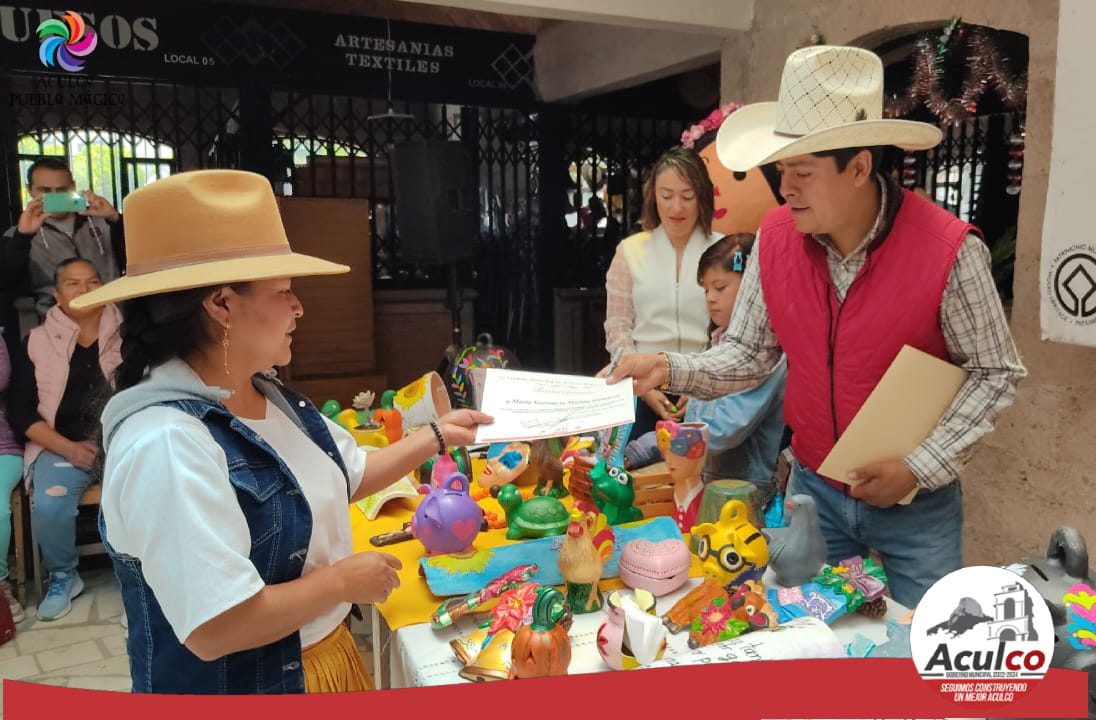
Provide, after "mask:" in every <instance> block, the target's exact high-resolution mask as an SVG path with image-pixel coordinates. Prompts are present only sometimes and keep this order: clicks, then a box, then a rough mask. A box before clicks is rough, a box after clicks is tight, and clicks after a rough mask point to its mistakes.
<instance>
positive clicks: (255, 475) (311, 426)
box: [99, 377, 349, 695]
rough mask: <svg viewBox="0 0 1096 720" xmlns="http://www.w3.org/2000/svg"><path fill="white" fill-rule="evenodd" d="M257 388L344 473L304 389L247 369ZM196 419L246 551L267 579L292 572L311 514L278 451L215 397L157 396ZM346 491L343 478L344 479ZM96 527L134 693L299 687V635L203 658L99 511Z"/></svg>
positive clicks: (301, 557) (299, 562)
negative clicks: (213, 451)
mask: <svg viewBox="0 0 1096 720" xmlns="http://www.w3.org/2000/svg"><path fill="white" fill-rule="evenodd" d="M256 387H258V388H259V390H261V391H262V392H263V394H264V395H266V396H267V397H268V398H269V399H270V401H271V402H273V403H274V404H275V405H278V406H279V407H280V408H281V409H282V411H284V412H285V413H286V415H287V416H288V417H289V418H290V419H291V420H293V421H294V422H295V423H296V424H297V425H298V426H300V427H301V429H302V431H303V432H304V433H306V434H307V435H308V437H310V438H311V439H312V441H313V442H315V443H316V444H317V445H318V446H319V447H320V449H321V450H323V451H324V452H326V453H327V455H328V456H329V457H331V458H332V459H333V460H334V461H335V463H336V464H337V465H338V466H339V469H340V470H341V471H342V473H343V475H344V476H347V471H346V467H345V465H344V464H343V461H342V456H341V455H340V453H339V451H338V448H337V447H336V445H335V441H334V439H333V438H332V437H331V433H330V432H329V431H328V429H327V427H326V425H325V424H324V420H323V416H322V415H320V413H319V412H318V411H317V410H316V408H315V406H314V405H313V404H312V403H311V402H310V401H309V400H307V399H306V398H305V397H303V396H301V395H298V394H296V393H294V392H292V391H291V390H289V389H287V388H285V387H283V386H281V384H280V383H278V384H275V382H272V381H269V380H266V379H264V378H261V377H256ZM162 405H164V406H167V407H174V408H177V409H179V410H182V411H183V412H185V413H186V414H188V415H190V416H192V417H195V418H197V419H199V420H201V421H202V422H203V423H204V424H205V426H206V427H207V428H209V432H210V433H211V434H212V435H213V439H214V440H215V441H216V443H217V444H218V445H220V447H221V449H223V450H224V453H225V457H226V458H227V460H228V477H229V482H231V483H232V486H233V488H235V490H236V498H237V500H238V501H239V503H240V509H241V510H242V511H243V514H244V518H245V519H246V520H247V525H248V529H249V530H250V534H251V539H252V540H251V553H250V555H249V558H250V560H251V562H252V563H253V564H254V565H255V568H256V569H257V570H258V571H259V576H260V577H261V578H262V580H263V582H264V583H266V584H267V585H273V584H277V583H284V582H289V581H290V580H295V579H297V578H299V577H300V576H301V569H302V568H303V567H304V562H305V557H306V556H307V554H308V543H309V540H310V539H311V537H312V512H311V510H310V509H309V506H308V503H307V501H306V500H305V497H304V494H303V493H302V492H301V488H300V485H299V484H298V483H297V480H296V478H294V477H293V474H292V473H291V472H290V471H289V468H288V467H286V465H285V462H284V461H283V460H282V459H281V458H280V457H279V456H278V454H277V453H276V452H275V451H274V450H273V449H272V448H271V447H270V446H269V445H267V444H266V442H265V441H263V440H262V439H260V438H259V437H258V436H257V435H256V434H255V433H254V432H253V431H252V430H251V428H249V427H247V425H245V424H244V423H242V422H241V421H240V420H239V419H238V418H236V417H235V416H234V415H232V414H231V413H229V412H228V411H227V410H225V408H224V407H223V406H221V405H219V404H214V403H212V402H210V401H208V400H204V399H198V398H195V399H193V400H178V401H172V402H166V403H162ZM347 490H348V492H349V477H347ZM99 532H100V533H101V534H102V537H103V544H104V545H105V546H106V549H107V552H108V553H109V554H110V557H111V560H112V561H113V563H114V572H115V574H117V576H118V581H119V583H120V584H121V586H122V603H123V605H124V606H125V610H126V615H127V616H128V618H129V640H128V642H127V644H126V647H127V650H128V652H129V666H130V674H131V675H132V678H133V692H151V693H171V694H203V695H224V694H229V695H251V694H268V693H303V692H304V691H305V687H304V672H303V670H302V669H301V639H300V633H298V632H294V633H291V634H290V635H288V636H286V637H284V638H282V639H281V640H278V641H276V642H273V643H271V644H269V645H265V646H263V647H261V648H257V649H254V650H244V651H241V652H236V653H232V654H230V655H226V656H224V657H222V658H219V659H217V660H213V661H211V662H205V661H203V660H201V659H199V658H198V656H196V655H194V654H193V653H192V652H190V650H188V649H187V648H186V647H185V646H184V645H183V644H182V643H181V642H179V639H178V638H177V637H176V635H175V631H174V630H172V628H171V626H170V625H169V624H168V622H167V619H166V618H165V617H164V614H163V611H162V610H161V609H160V603H159V602H157V600H156V596H155V595H154V594H153V592H152V590H151V588H150V587H149V586H148V583H147V582H146V581H145V577H144V573H143V572H142V571H141V561H140V560H138V559H137V558H135V557H131V556H129V555H124V554H121V553H118V552H117V551H115V550H114V548H112V547H111V546H110V543H109V542H108V541H107V528H106V525H105V523H104V522H103V516H102V513H100V515H99Z"/></svg>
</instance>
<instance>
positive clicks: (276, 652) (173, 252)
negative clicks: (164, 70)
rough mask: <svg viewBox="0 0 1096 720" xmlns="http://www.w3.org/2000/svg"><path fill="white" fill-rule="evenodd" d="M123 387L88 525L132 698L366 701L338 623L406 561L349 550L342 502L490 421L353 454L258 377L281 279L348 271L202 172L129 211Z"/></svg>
mask: <svg viewBox="0 0 1096 720" xmlns="http://www.w3.org/2000/svg"><path fill="white" fill-rule="evenodd" d="M125 223H126V230H127V234H126V240H127V243H128V267H127V270H128V273H127V275H126V276H125V277H122V278H120V279H118V280H116V281H114V282H112V283H109V284H107V285H105V286H103V287H102V288H100V289H98V290H95V291H93V292H90V293H88V294H86V295H83V296H82V297H81V298H79V305H80V306H82V307H88V306H94V305H98V304H101V303H107V302H118V301H126V302H124V303H123V304H122V305H121V307H122V312H123V317H124V323H123V326H122V365H121V366H120V367H119V369H118V372H117V376H116V385H117V388H118V390H119V392H118V393H117V394H116V395H115V396H114V397H113V398H112V399H111V400H110V402H109V403H108V405H107V407H106V409H105V410H104V412H103V440H104V446H105V448H106V460H105V470H104V478H103V498H102V506H101V507H102V513H101V526H100V530H101V532H102V536H103V541H104V544H105V545H106V546H107V550H108V552H109V553H110V555H111V558H112V560H113V562H114V568H115V572H116V573H117V575H118V579H119V581H120V583H121V586H122V601H123V604H124V606H125V610H126V613H127V615H128V618H129V640H128V650H129V658H130V669H131V674H132V678H133V690H134V691H135V692H160V693H208V694H214V693H233V694H251V693H295V692H305V691H308V692H322V691H346V690H363V689H368V687H369V681H368V676H367V674H366V672H365V669H364V667H363V665H362V661H361V656H360V655H359V654H358V652H357V649H356V648H355V646H354V642H353V640H352V639H351V637H350V634H349V632H348V631H347V629H346V626H345V624H344V622H343V621H344V619H345V618H346V616H347V613H348V612H349V610H350V608H351V603H367V602H379V601H383V600H384V599H385V598H386V597H387V596H388V594H389V593H390V592H391V591H392V589H393V588H394V587H395V586H396V585H397V584H398V580H397V577H396V570H397V569H399V566H400V563H399V561H398V560H397V559H396V558H394V557H392V556H390V555H387V554H384V553H376V552H366V553H354V552H353V549H352V546H351V540H350V526H349V518H348V515H347V503H348V501H352V500H356V499H358V498H361V497H365V496H367V495H369V494H371V493H373V492H376V491H377V490H379V489H381V488H383V487H385V486H386V485H388V484H390V483H392V482H393V481H395V480H397V479H398V478H400V477H401V476H403V475H404V474H405V473H406V472H408V471H409V470H411V469H412V468H413V467H415V466H417V465H419V464H421V463H422V462H423V461H425V460H426V459H427V458H429V457H430V456H432V455H434V454H435V453H437V452H439V450H444V448H445V446H446V445H448V444H454V445H461V444H466V443H468V442H471V440H472V437H473V433H474V430H475V426H476V424H477V423H479V422H486V421H489V418H487V417H486V416H484V415H482V414H481V413H477V412H474V411H470V410H461V411H457V412H455V413H451V414H449V415H446V416H445V417H443V418H441V419H440V420H439V421H438V422H437V423H434V424H433V427H432V431H431V430H424V431H422V432H418V433H414V434H412V435H411V436H409V437H407V438H406V439H404V440H401V441H400V442H398V443H395V444H394V445H392V446H390V447H388V448H385V449H383V450H379V451H377V452H376V453H373V454H372V455H371V456H370V458H369V463H368V467H367V465H366V460H365V455H364V454H363V452H362V451H361V450H360V449H359V448H358V447H357V445H356V444H355V442H354V441H353V439H352V438H351V437H350V435H349V434H348V433H346V432H345V431H344V430H342V429H340V428H338V427H337V426H335V425H334V424H333V423H331V422H330V421H328V420H327V419H326V418H324V417H323V416H322V415H321V414H320V413H319V412H318V411H317V410H316V408H315V407H314V406H313V405H312V403H310V402H309V401H308V400H307V399H305V398H304V397H302V396H300V395H298V394H296V393H294V392H292V391H290V390H289V389H287V388H285V387H283V386H282V385H281V384H280V383H279V382H278V381H277V380H276V379H275V378H274V377H273V375H272V373H269V372H267V371H269V370H270V369H271V368H272V367H274V366H277V365H285V364H287V363H288V362H289V360H290V356H291V349H290V348H291V343H292V333H293V330H294V328H295V326H296V321H297V318H299V317H300V316H301V315H302V313H303V310H302V308H301V304H300V302H299V301H298V300H297V298H296V296H295V295H294V294H293V290H292V287H291V281H290V278H292V277H299V276H305V275H325V274H336V273H344V272H347V271H348V270H349V268H348V267H346V266H344V265H337V264H335V263H331V262H327V261H325V260H320V259H318V258H314V257H309V256H306V255H298V254H296V253H293V252H291V250H290V248H289V243H288V242H287V240H286V237H285V231H284V230H283V228H282V224H281V220H280V218H279V215H278V208H277V205H276V204H275V200H274V195H273V193H272V192H271V189H270V183H269V182H268V181H267V180H266V179H265V178H263V177H261V176H259V175H254V174H251V173H244V172H236V171H229V170H210V171H199V172H191V173H183V174H180V175H175V176H172V177H170V178H167V179H165V180H161V181H158V182H156V183H153V184H151V185H149V186H147V187H144V188H141V189H139V190H137V191H135V192H134V193H133V194H131V195H130V196H129V197H128V198H127V199H126V215H125Z"/></svg>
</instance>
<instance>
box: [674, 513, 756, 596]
mask: <svg viewBox="0 0 1096 720" xmlns="http://www.w3.org/2000/svg"><path fill="white" fill-rule="evenodd" d="M691 533H692V535H693V537H694V538H696V540H697V549H696V554H697V556H698V557H699V558H700V560H701V563H702V566H703V568H704V577H707V578H711V579H712V580H715V581H716V582H718V583H719V584H720V585H727V584H730V583H734V584H735V585H740V584H741V583H743V582H745V581H746V580H758V581H760V580H761V575H762V574H763V573H764V572H765V566H766V565H768V564H769V546H768V545H767V544H766V543H765V538H764V537H763V536H762V535H761V533H760V532H759V531H758V529H757V528H756V527H754V526H753V525H752V524H751V523H750V521H749V513H748V512H747V510H746V504H745V503H743V502H742V501H741V500H729V501H727V503H726V504H724V505H723V508H722V509H721V510H720V511H719V522H714V523H702V524H700V525H696V526H694V527H693V529H692V531H691Z"/></svg>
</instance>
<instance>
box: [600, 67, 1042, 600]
mask: <svg viewBox="0 0 1096 720" xmlns="http://www.w3.org/2000/svg"><path fill="white" fill-rule="evenodd" d="M882 106H883V65H882V62H881V61H880V60H879V58H878V57H877V56H876V55H875V54H873V53H871V52H868V51H867V50H862V49H859V48H851V47H824V46H819V47H811V48H805V49H802V50H797V51H796V52H794V53H792V55H791V56H790V57H789V58H788V60H787V63H786V65H785V67H784V74H783V77H782V78H781V83H780V95H779V99H778V101H777V102H775V103H774V102H768V103H758V104H755V105H749V106H747V107H744V108H742V109H740V110H739V111H737V112H736V113H734V114H733V115H732V116H731V117H730V118H728V119H727V121H726V122H724V123H723V125H722V126H721V127H720V130H719V136H718V139H717V144H718V146H717V151H718V154H719V159H720V161H721V162H722V163H723V164H725V165H727V166H728V167H729V168H731V169H732V170H735V171H744V170H748V169H750V168H753V167H756V166H758V165H763V164H767V163H775V164H776V167H777V169H778V170H779V171H780V173H781V187H780V192H781V194H782V195H783V196H784V199H785V200H786V201H787V204H786V205H784V206H782V207H780V208H777V209H775V210H773V211H771V212H770V213H769V214H767V215H766V216H765V218H764V220H763V221H762V223H761V228H760V230H759V234H758V242H757V245H755V252H754V253H753V254H752V255H751V258H750V261H749V264H748V266H747V268H746V272H745V274H744V276H743V279H742V287H741V290H740V293H739V297H740V298H742V300H741V301H740V302H739V303H738V304H736V305H735V309H734V315H733V317H732V318H731V323H730V327H729V329H728V332H727V335H726V338H725V339H724V341H723V343H722V344H720V345H718V346H717V347H715V348H712V349H711V350H709V351H707V352H705V353H703V354H700V355H680V354H674V353H661V354H658V355H632V356H630V357H625V358H624V359H622V360H621V362H620V363H619V365H618V367H617V370H616V371H615V372H614V373H613V374H612V378H611V380H612V381H614V382H615V381H617V380H619V379H621V378H624V377H628V376H631V377H633V378H635V380H636V386H637V388H636V391H637V392H645V391H646V390H647V389H649V388H651V387H660V386H661V387H665V388H667V389H669V390H670V391H673V392H681V393H688V394H689V395H693V396H697V397H701V398H709V397H714V396H719V395H722V394H725V393H728V392H733V391H737V390H742V389H743V388H745V387H749V386H751V385H754V384H756V383H757V382H758V379H759V378H763V377H765V376H766V374H767V373H768V372H769V370H770V369H771V367H772V366H773V364H774V363H775V362H777V360H778V359H779V358H780V355H781V352H783V353H785V354H786V355H787V357H788V384H787V389H786V395H785V417H786V421H787V423H788V424H789V426H791V428H792V430H793V433H794V435H793V440H792V449H793V451H794V453H795V456H796V461H797V462H796V463H795V467H794V469H793V472H792V477H791V479H790V481H789V488H788V492H789V494H790V493H793V492H802V493H807V494H809V495H811V496H812V497H814V499H815V502H816V504H817V505H818V510H819V517H820V520H821V523H822V529H823V533H824V535H825V537H826V542H827V547H828V560H829V561H830V562H831V563H835V562H838V561H840V560H842V559H844V558H847V557H850V556H852V555H864V554H867V553H868V552H869V551H870V550H875V551H877V552H878V553H879V555H880V557H881V558H882V560H883V564H884V567H885V570H886V572H887V575H888V578H889V580H890V587H891V591H892V594H893V596H894V598H895V599H896V600H897V601H899V602H901V603H903V604H905V605H907V606H912V605H914V604H916V603H917V602H918V601H919V600H920V598H921V596H922V595H923V594H924V592H925V590H926V589H928V587H929V586H930V585H932V583H933V582H935V581H936V580H937V579H939V578H940V577H942V576H944V575H945V574H947V573H948V572H950V571H952V570H954V569H956V568H958V567H960V566H961V565H962V539H963V538H962V518H963V515H962V512H963V510H962V492H961V490H960V487H959V483H958V476H959V471H960V469H961V468H962V467H963V465H964V464H965V462H966V461H967V459H968V458H969V457H970V454H971V451H972V449H973V446H974V444H975V442H976V441H977V440H978V439H979V438H981V437H982V436H983V435H985V434H986V433H988V432H989V431H990V430H992V429H993V425H994V422H995V420H996V418H997V415H998V414H999V413H1000V412H1001V411H1002V410H1004V409H1005V408H1006V407H1008V406H1009V405H1010V404H1011V403H1012V400H1013V397H1014V394H1015V384H1016V382H1017V381H1018V380H1019V379H1020V378H1022V377H1023V376H1024V375H1025V374H1026V371H1025V370H1024V368H1023V365H1022V364H1021V362H1020V359H1019V356H1018V354H1017V351H1016V347H1015V345H1014V343H1013V341H1012V337H1011V335H1010V333H1009V328H1008V323H1007V321H1006V319H1005V316H1004V312H1003V310H1002V308H1001V301H1000V299H999V297H998V296H997V292H996V289H995V286H994V283H993V278H992V276H991V274H990V267H989V253H988V251H987V249H986V246H985V243H984V242H983V241H982V239H981V237H980V234H979V232H978V231H977V229H975V228H974V227H972V226H970V225H968V224H966V223H964V222H962V221H961V220H959V219H958V218H956V217H955V216H953V215H951V214H950V213H948V212H946V211H944V210H942V209H940V208H938V207H937V206H935V205H933V204H932V203H931V202H929V201H928V200H926V199H924V198H922V197H919V196H917V195H914V194H912V193H910V192H907V191H904V190H902V189H901V188H900V187H899V186H898V185H897V183H895V182H894V181H893V180H891V179H889V178H887V177H885V176H883V175H881V174H879V173H878V171H877V167H876V163H877V159H878V155H879V152H878V149H879V148H880V147H883V146H890V145H896V146H898V147H901V148H904V149H907V150H923V149H926V148H930V147H932V146H934V145H936V144H937V143H938V142H939V141H940V138H941V133H940V130H939V129H937V128H936V127H933V126H932V125H927V124H924V123H917V122H909V121H904V120H888V119H883V118H882ZM903 345H911V346H913V347H915V348H918V349H920V350H922V351H925V352H927V353H930V354H932V355H935V356H936V357H939V358H942V359H944V360H948V361H950V362H953V363H955V364H957V365H961V366H962V367H964V368H966V369H967V370H969V371H970V375H969V379H968V380H967V382H966V383H965V384H964V385H963V387H962V389H961V390H960V392H959V394H958V395H957V397H956V398H955V400H954V402H953V403H952V405H951V407H950V408H949V409H948V410H947V412H945V414H944V416H943V417H942V418H941V419H940V422H939V424H938V425H937V427H936V429H935V430H934V431H933V432H932V433H931V435H930V436H929V437H928V438H927V439H926V440H925V441H924V442H923V443H922V444H921V445H920V446H919V447H918V448H917V449H916V450H915V451H914V452H912V453H911V454H909V455H908V456H906V457H895V458H891V459H889V460H886V461H883V462H878V463H873V464H871V465H868V466H865V467H861V468H858V469H856V470H855V471H854V472H852V473H850V477H848V478H843V479H844V480H848V481H849V482H850V483H851V485H850V484H847V483H844V482H839V481H838V479H834V478H826V477H821V476H819V475H818V474H817V472H816V470H817V468H818V467H819V465H820V464H821V462H822V460H823V459H824V458H825V457H826V455H827V454H828V453H829V450H830V449H831V448H832V447H833V445H834V443H835V442H836V440H837V438H838V437H839V436H840V435H841V433H842V432H843V431H844V429H845V427H846V426H847V425H848V424H849V422H850V421H851V420H852V418H853V416H855V415H856V413H857V411H858V410H859V409H860V406H861V405H862V404H863V403H864V401H865V400H866V399H867V397H868V395H869V394H870V393H871V391H872V389H874V387H875V385H876V384H877V383H878V381H879V380H880V378H881V377H882V375H883V373H884V372H885V371H886V370H887V368H888V367H889V366H890V364H891V362H892V361H893V359H894V358H895V356H896V355H897V354H898V351H899V350H900V349H901V348H902V346H903ZM914 490H917V494H916V496H915V497H914V499H913V501H912V502H911V503H909V504H907V505H902V504H899V501H900V500H902V499H903V498H904V497H906V496H907V495H909V494H910V493H911V492H912V491H914Z"/></svg>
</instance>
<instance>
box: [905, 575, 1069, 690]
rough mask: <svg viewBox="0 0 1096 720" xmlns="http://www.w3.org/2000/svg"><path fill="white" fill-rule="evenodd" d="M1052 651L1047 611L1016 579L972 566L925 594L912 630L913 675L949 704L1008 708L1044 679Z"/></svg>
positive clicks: (1021, 581) (1041, 601)
mask: <svg viewBox="0 0 1096 720" xmlns="http://www.w3.org/2000/svg"><path fill="white" fill-rule="evenodd" d="M1053 650H1054V628H1053V623H1052V621H1051V617H1050V610H1049V609H1048V608H1047V606H1046V603H1045V602H1044V601H1043V599H1042V597H1040V596H1039V594H1038V592H1036V590H1035V589H1034V588H1033V587H1031V585H1030V584H1029V583H1028V582H1027V581H1026V580H1024V579H1023V578H1021V577H1020V576H1019V575H1016V574H1015V573H1012V572H1010V571H1008V570H1005V569H1003V568H996V567H970V568H963V569H961V570H956V571H955V572H953V573H951V574H949V575H947V576H945V577H944V578H942V579H941V580H940V581H939V582H937V583H936V584H935V585H933V586H932V587H931V588H929V591H928V592H927V593H925V597H924V598H923V599H922V600H921V602H920V604H919V605H918V606H917V611H916V613H915V614H914V616H913V624H912V627H911V628H910V651H911V654H912V655H913V661H914V663H916V665H917V671H918V672H919V673H920V675H921V677H922V678H924V679H925V680H927V681H929V682H931V683H933V684H934V685H935V686H936V687H937V688H938V689H939V692H941V693H942V694H944V695H946V696H947V697H948V698H949V699H951V700H953V701H954V702H957V703H961V704H970V705H986V704H993V703H1001V702H1012V701H1013V700H1015V699H1017V698H1018V697H1019V696H1021V695H1023V694H1025V693H1027V692H1028V690H1029V686H1030V684H1031V682H1032V681H1037V680H1039V679H1040V678H1042V677H1043V676H1044V675H1045V674H1046V671H1047V668H1048V667H1049V666H1050V657H1051V655H1052V654H1053Z"/></svg>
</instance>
